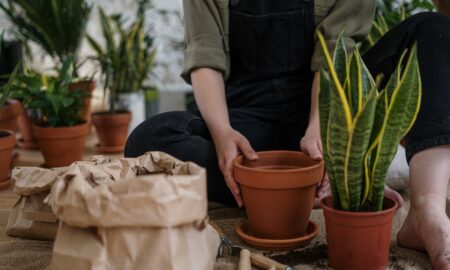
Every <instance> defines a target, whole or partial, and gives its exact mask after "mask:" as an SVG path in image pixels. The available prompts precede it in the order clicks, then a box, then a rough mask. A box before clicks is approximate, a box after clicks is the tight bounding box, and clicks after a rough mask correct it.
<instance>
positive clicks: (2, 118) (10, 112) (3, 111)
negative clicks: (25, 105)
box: [0, 65, 22, 133]
mask: <svg viewBox="0 0 450 270" xmlns="http://www.w3.org/2000/svg"><path fill="white" fill-rule="evenodd" d="M19 68H20V65H17V66H16V67H15V69H14V71H13V72H12V73H11V75H10V76H9V79H8V81H7V82H6V83H5V84H4V85H3V86H1V88H0V128H1V129H8V130H11V131H13V132H14V133H15V132H16V130H17V117H18V116H19V115H20V113H21V112H22V106H21V105H20V102H19V101H17V100H14V99H10V97H11V95H12V92H13V90H14V85H13V81H14V79H15V77H16V75H17V72H18V70H19Z"/></svg>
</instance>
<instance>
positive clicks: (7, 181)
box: [0, 178, 12, 190]
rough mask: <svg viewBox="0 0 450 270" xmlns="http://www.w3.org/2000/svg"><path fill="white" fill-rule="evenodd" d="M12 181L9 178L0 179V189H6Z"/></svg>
mask: <svg viewBox="0 0 450 270" xmlns="http://www.w3.org/2000/svg"><path fill="white" fill-rule="evenodd" d="M11 183H12V180H11V178H8V179H5V180H3V181H0V190H4V189H7V188H8V187H9V186H10V185H11Z"/></svg>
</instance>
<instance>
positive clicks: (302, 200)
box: [234, 151, 324, 239]
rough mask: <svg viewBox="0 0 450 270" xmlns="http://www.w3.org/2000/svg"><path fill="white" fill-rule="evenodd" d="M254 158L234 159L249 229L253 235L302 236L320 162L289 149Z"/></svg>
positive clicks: (321, 174) (309, 210)
mask: <svg viewBox="0 0 450 270" xmlns="http://www.w3.org/2000/svg"><path fill="white" fill-rule="evenodd" d="M258 156H259V159H258V160H257V161H249V160H247V159H245V158H244V157H243V156H239V157H237V158H236V159H235V160H234V177H235V179H236V181H237V182H238V183H239V185H240V187H241V193H242V196H243V200H244V204H245V207H246V211H247V216H248V222H249V227H250V230H251V232H252V234H253V236H255V237H260V238H265V239H290V238H296V237H300V236H303V235H305V233H306V228H307V226H308V221H309V216H310V214H311V210H312V208H313V204H314V199H315V194H316V189H317V184H318V183H319V182H320V181H321V180H322V177H323V173H324V165H323V161H320V162H318V161H314V160H312V159H310V158H309V157H308V156H307V155H306V154H303V153H301V152H293V151H267V152H259V153H258Z"/></svg>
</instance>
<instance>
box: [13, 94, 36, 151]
mask: <svg viewBox="0 0 450 270" xmlns="http://www.w3.org/2000/svg"><path fill="white" fill-rule="evenodd" d="M20 105H21V107H22V112H21V113H20V115H19V117H17V125H18V126H19V130H20V133H21V134H22V138H20V139H19V140H18V141H17V145H18V146H19V147H20V148H22V149H38V148H39V147H38V145H37V141H36V138H35V137H34V134H33V123H32V121H31V117H30V116H29V115H28V112H27V110H26V108H25V107H24V106H23V104H22V103H20Z"/></svg>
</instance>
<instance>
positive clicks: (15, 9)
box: [0, 0, 91, 71]
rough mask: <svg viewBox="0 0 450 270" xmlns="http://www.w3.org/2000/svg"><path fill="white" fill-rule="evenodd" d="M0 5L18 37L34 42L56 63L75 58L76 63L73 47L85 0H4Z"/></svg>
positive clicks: (83, 20)
mask: <svg viewBox="0 0 450 270" xmlns="http://www.w3.org/2000/svg"><path fill="white" fill-rule="evenodd" d="M0 9H2V10H3V11H4V12H5V14H6V15H7V17H8V19H9V20H10V21H11V22H12V23H13V24H14V25H15V27H16V32H17V34H18V36H19V38H21V39H22V41H24V42H28V41H34V42H36V43H37V44H38V45H39V46H40V47H42V49H44V50H45V51H46V52H47V53H48V54H49V55H51V56H53V57H57V58H58V59H59V61H60V63H63V62H65V61H66V60H67V59H75V61H76V63H77V66H76V67H78V59H77V50H78V48H79V47H80V44H81V40H82V38H83V36H84V32H85V28H86V23H87V21H88V18H89V13H90V11H91V6H90V5H88V4H87V3H86V1H85V0H7V2H6V3H2V2H0ZM75 71H76V70H75Z"/></svg>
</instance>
